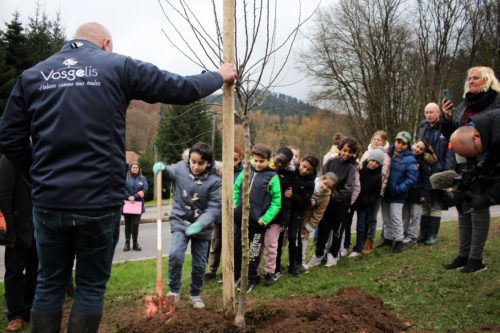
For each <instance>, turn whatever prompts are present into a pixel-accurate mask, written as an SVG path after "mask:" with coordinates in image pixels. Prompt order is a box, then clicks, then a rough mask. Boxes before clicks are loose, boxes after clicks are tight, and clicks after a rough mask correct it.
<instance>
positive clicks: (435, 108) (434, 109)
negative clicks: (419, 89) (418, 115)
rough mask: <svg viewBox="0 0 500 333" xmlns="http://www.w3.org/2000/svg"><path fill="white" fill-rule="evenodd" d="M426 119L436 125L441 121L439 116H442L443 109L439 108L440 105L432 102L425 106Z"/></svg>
mask: <svg viewBox="0 0 500 333" xmlns="http://www.w3.org/2000/svg"><path fill="white" fill-rule="evenodd" d="M424 112H425V119H426V120H427V121H428V122H429V124H431V126H434V125H435V124H436V123H437V122H438V121H439V116H441V110H440V109H439V105H437V104H436V103H434V102H432V103H429V104H427V105H426V106H425V109H424Z"/></svg>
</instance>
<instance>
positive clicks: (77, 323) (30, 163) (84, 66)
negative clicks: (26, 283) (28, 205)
mask: <svg viewBox="0 0 500 333" xmlns="http://www.w3.org/2000/svg"><path fill="white" fill-rule="evenodd" d="M112 50H113V42H112V38H111V34H110V33H109V31H108V30H107V29H106V28H105V27H104V26H102V25H100V24H98V23H87V24H84V25H82V26H80V27H79V28H78V30H77V31H76V34H75V39H74V40H72V41H70V42H68V43H66V44H65V45H64V46H63V48H62V49H61V50H60V51H59V52H57V53H56V54H54V55H52V56H51V57H49V58H48V59H46V60H44V61H42V62H40V63H38V64H37V65H35V66H34V67H32V68H30V69H28V70H26V71H25V72H23V74H22V75H21V76H20V78H19V80H18V81H17V82H16V84H15V86H14V88H13V90H12V92H11V95H10V97H9V99H8V101H7V105H6V108H5V112H4V115H3V117H2V120H1V122H0V150H1V151H2V152H3V153H4V154H5V155H6V156H7V157H8V158H9V160H11V161H12V162H13V163H14V164H15V165H16V167H17V168H18V169H19V170H20V171H21V172H22V173H23V174H24V176H25V177H31V180H32V182H33V191H32V197H33V206H34V208H33V213H34V214H33V218H34V226H35V238H36V246H37V251H38V255H39V262H40V266H39V268H40V271H39V276H38V284H37V287H36V292H35V299H34V302H33V307H32V310H31V317H30V318H31V320H30V326H31V332H59V330H60V325H61V317H62V306H63V301H64V292H65V290H66V286H67V285H68V282H69V279H70V278H71V272H72V267H73V261H74V259H76V274H75V282H76V292H75V301H74V303H73V307H72V309H71V314H70V318H69V323H68V332H70V333H71V332H97V329H98V327H99V323H100V320H101V316H102V309H103V297H104V292H105V289H106V282H107V281H108V279H109V276H110V272H111V263H112V259H113V253H114V249H115V246H116V243H117V242H118V230H119V221H120V213H121V206H122V205H123V193H124V189H125V115H126V110H127V106H128V103H129V101H130V100H131V99H140V100H144V101H146V102H149V103H156V102H162V103H166V104H188V103H191V102H194V101H195V100H198V99H200V98H203V97H205V96H207V95H209V94H211V93H212V92H214V91H215V90H217V89H219V88H220V87H221V86H222V84H223V82H228V83H232V82H234V80H235V78H236V69H235V68H234V66H233V65H232V64H224V65H222V66H221V67H220V68H219V69H218V70H217V71H214V72H207V73H205V74H200V75H193V76H187V77H182V76H179V75H176V74H172V73H169V72H167V71H162V70H160V69H158V68H157V67H156V66H154V65H152V64H149V63H145V62H141V61H138V60H134V59H132V58H130V57H126V56H123V55H119V54H116V53H113V52H112ZM30 136H31V137H32V140H33V145H31V142H30Z"/></svg>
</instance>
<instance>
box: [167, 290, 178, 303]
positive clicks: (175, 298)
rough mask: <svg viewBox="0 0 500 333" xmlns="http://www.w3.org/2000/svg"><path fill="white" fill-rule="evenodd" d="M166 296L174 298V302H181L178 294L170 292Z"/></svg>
mask: <svg viewBox="0 0 500 333" xmlns="http://www.w3.org/2000/svg"><path fill="white" fill-rule="evenodd" d="M167 296H174V302H179V301H180V300H181V294H180V293H174V292H172V291H169V292H168V293H167Z"/></svg>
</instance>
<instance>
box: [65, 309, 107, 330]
mask: <svg viewBox="0 0 500 333" xmlns="http://www.w3.org/2000/svg"><path fill="white" fill-rule="evenodd" d="M101 317H102V314H90V313H83V312H79V311H76V310H73V309H72V310H71V313H70V315H69V321H68V331H67V333H97V330H98V329H99V324H100V323H101Z"/></svg>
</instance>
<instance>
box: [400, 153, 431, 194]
mask: <svg viewBox="0 0 500 333" xmlns="http://www.w3.org/2000/svg"><path fill="white" fill-rule="evenodd" d="M414 157H415V159H416V160H417V163H418V179H417V181H416V182H415V185H413V187H412V188H411V189H410V191H409V192H408V198H407V199H406V201H407V202H411V203H422V201H421V198H425V200H428V195H429V191H430V189H431V182H430V180H429V178H430V176H431V174H432V171H431V170H432V166H433V165H434V164H435V163H436V160H437V158H436V156H435V155H432V154H428V153H423V154H421V155H418V156H414Z"/></svg>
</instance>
